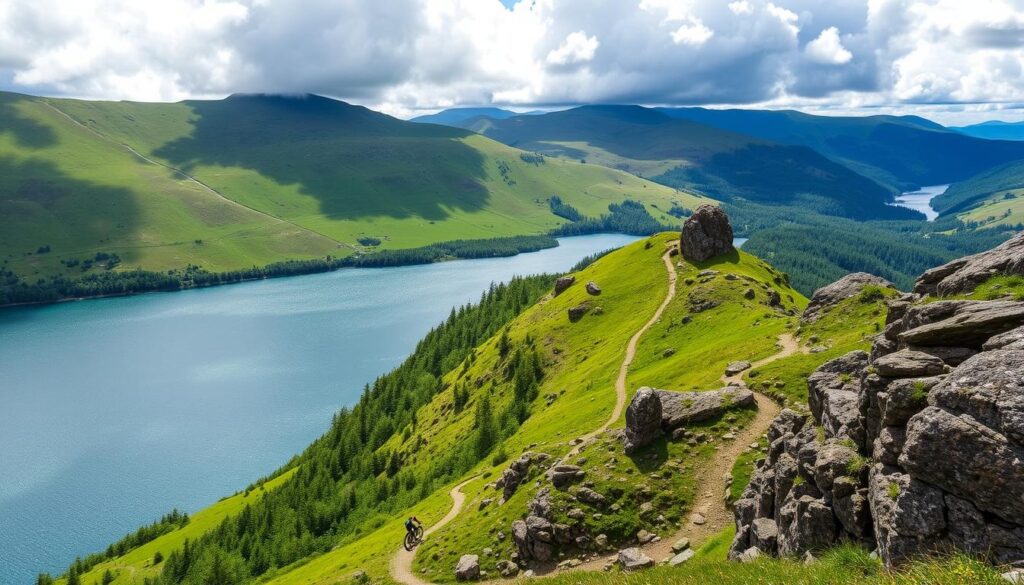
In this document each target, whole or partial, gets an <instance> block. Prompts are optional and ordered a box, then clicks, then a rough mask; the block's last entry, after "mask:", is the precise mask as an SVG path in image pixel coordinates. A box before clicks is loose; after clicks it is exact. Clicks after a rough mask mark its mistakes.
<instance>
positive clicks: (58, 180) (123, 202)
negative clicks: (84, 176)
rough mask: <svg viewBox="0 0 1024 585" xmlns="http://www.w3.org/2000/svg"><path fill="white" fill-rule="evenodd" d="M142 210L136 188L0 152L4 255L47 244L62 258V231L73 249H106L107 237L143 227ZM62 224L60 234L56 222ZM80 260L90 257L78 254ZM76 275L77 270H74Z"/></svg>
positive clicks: (18, 254)
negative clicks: (111, 184)
mask: <svg viewBox="0 0 1024 585" xmlns="http://www.w3.org/2000/svg"><path fill="white" fill-rule="evenodd" d="M141 221H142V219H141V214H140V212H139V209H138V205H137V204H136V202H135V199H134V197H133V196H132V193H131V192H130V191H128V190H127V189H121V188H113V187H109V186H105V185H97V184H95V183H92V182H89V181H83V180H80V179H77V178H74V177H71V176H68V175H66V174H64V173H63V172H62V171H60V170H59V169H58V168H57V167H56V166H54V165H53V163H51V162H48V161H42V160H39V159H30V160H24V161H21V160H16V159H13V158H11V157H2V156H0V222H2V223H3V225H5V226H7V227H6V228H5V230H4V231H5V233H4V235H3V237H2V238H0V241H2V242H3V243H4V249H3V250H2V252H3V254H4V255H5V257H8V258H18V257H21V256H24V255H32V254H36V253H37V252H36V251H37V250H38V249H39V248H40V247H42V246H52V249H51V252H50V253H52V254H54V255H57V256H59V257H61V258H71V257H76V256H75V255H68V250H67V249H61V246H58V245H57V242H58V239H57V237H58V236H61V237H62V239H63V238H69V237H70V238H71V239H72V242H71V244H70V245H72V246H74V249H79V250H90V249H93V250H95V249H102V248H103V246H104V244H105V243H106V242H110V241H111V240H112V239H114V238H120V237H123V236H124V235H126V234H131V233H133V232H134V231H136V230H138V229H141V228H142V227H143V226H141V225H140V222H141ZM55 225H56V226H59V229H60V230H61V231H62V232H63V233H62V234H57V233H54V232H53V231H52V228H51V226H55ZM79 256H80V257H81V259H86V258H88V257H90V256H91V254H88V253H84V252H83V253H82V254H80V255H79ZM72 274H75V275H77V274H78V273H77V272H72Z"/></svg>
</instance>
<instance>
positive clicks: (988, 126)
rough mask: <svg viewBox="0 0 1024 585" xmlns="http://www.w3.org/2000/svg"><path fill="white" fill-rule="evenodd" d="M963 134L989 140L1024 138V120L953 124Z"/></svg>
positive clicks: (953, 128) (952, 128) (954, 128)
mask: <svg viewBox="0 0 1024 585" xmlns="http://www.w3.org/2000/svg"><path fill="white" fill-rule="evenodd" d="M949 129H950V130H956V131H957V132H959V133H961V134H966V135H968V136H974V137H975V138H987V139H989V140H1024V122H1002V121H999V120H991V121H988V122H982V123H981V124H973V125H971V126H955V127H954V126H951V127H950V128H949Z"/></svg>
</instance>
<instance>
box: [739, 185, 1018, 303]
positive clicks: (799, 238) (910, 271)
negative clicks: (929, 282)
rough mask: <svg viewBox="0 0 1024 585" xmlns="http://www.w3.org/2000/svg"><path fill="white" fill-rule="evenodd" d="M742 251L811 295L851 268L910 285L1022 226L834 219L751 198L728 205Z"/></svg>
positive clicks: (947, 220) (907, 286) (905, 286)
mask: <svg viewBox="0 0 1024 585" xmlns="http://www.w3.org/2000/svg"><path fill="white" fill-rule="evenodd" d="M726 211H727V212H728V213H729V216H730V218H731V219H732V225H733V228H734V230H735V233H736V235H737V236H749V238H750V239H749V240H748V241H747V242H746V243H745V244H743V250H744V251H745V252H749V253H751V254H754V255H755V256H758V257H760V258H762V259H764V260H766V261H768V262H770V263H771V264H772V265H773V266H775V267H776V268H778V269H779V270H782V271H784V272H786V273H788V274H789V275H790V278H791V280H792V283H793V287H794V288H796V289H797V290H799V291H800V292H802V293H803V294H805V295H810V294H812V293H813V292H814V291H815V289H817V288H819V287H821V286H824V285H826V284H829V283H831V282H834V281H835V280H837V279H839V278H841V277H842V276H843V275H845V274H848V273H850V272H869V273H871V274H876V275H878V276H881V277H883V278H886V279H888V280H890V281H891V282H893V283H894V284H895V285H896V286H897V287H898V288H900V289H901V290H910V289H911V288H912V287H913V284H914V279H915V278H917V276H919V275H920V274H921V273H922V272H924V271H925V270H927V269H929V268H933V267H935V266H938V265H940V264H944V263H946V262H948V261H950V260H952V259H954V258H957V257H960V256H964V255H967V254H974V253H977V252H981V251H983V250H987V249H989V248H992V247H994V246H997V245H998V244H999V243H1001V242H1003V241H1004V240H1006V239H1008V238H1009V237H1010V235H1011V234H1012V233H1013V232H1014V230H1015V229H1020V227H1019V226H1018V227H1016V228H1011V227H1009V226H1003V227H998V228H992V229H980V230H978V229H972V228H971V226H968V225H966V224H964V223H962V222H960V221H959V220H956V219H953V218H949V219H939V220H938V221H934V222H924V221H865V222H858V221H852V220H848V219H843V218H839V217H828V216H822V215H818V214H816V213H813V212H810V211H807V210H803V209H799V208H796V207H769V206H763V205H756V204H752V203H746V202H737V203H732V204H728V205H726Z"/></svg>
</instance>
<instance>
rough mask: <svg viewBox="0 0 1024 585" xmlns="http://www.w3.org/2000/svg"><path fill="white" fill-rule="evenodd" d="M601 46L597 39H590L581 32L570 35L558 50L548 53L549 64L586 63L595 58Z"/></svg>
mask: <svg viewBox="0 0 1024 585" xmlns="http://www.w3.org/2000/svg"><path fill="white" fill-rule="evenodd" d="M599 44H600V43H598V42H597V37H588V36H587V33H585V32H583V31H581V30H578V31H576V32H573V33H569V36H567V37H565V41H563V42H562V44H561V45H559V46H558V48H557V49H555V50H553V51H551V52H550V53H548V57H547V62H548V63H550V64H552V65H572V64H575V63H585V62H587V61H590V60H591V59H593V58H594V52H596V51H597V47H598V45H599Z"/></svg>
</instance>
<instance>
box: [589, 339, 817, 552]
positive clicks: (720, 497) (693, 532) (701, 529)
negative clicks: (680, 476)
mask: <svg viewBox="0 0 1024 585" xmlns="http://www.w3.org/2000/svg"><path fill="white" fill-rule="evenodd" d="M778 345H779V346H780V348H781V349H780V350H779V352H778V353H775V354H772V355H770V356H768V357H766V358H764V359H762V360H758V361H757V362H754V363H753V365H752V366H751V369H753V368H756V367H759V366H763V365H765V364H768V363H771V362H774V361H776V360H779V359H782V358H784V357H788V356H791V355H793V354H794V353H796V352H797V351H799V349H800V346H799V343H798V342H797V340H796V338H795V337H793V335H792V334H790V333H783V334H782V335H780V336H779V342H778ZM722 381H723V382H725V383H727V384H728V383H730V382H732V383H734V384H737V383H738V384H739V385H745V384H744V382H743V380H742V374H738V375H736V376H722ZM754 399H755V401H756V402H757V414H756V415H755V416H754V420H752V421H751V422H750V424H748V425H747V426H746V427H744V428H743V430H742V431H740V432H739V433H737V434H736V438H735V439H733V440H731V441H724V442H723V443H721V444H720V448H719V449H718V451H717V452H716V453H715V455H714V456H713V457H712V458H711V460H710V461H708V462H707V464H706V465H704V466H702V467H701V468H700V470H699V471H698V473H697V477H699V478H701V480H702V481H701V483H700V484H699V485H698V486H697V491H696V494H695V495H694V500H693V504H692V505H691V506H690V516H687V517H686V518H684V519H683V522H684V525H683V527H682V528H680V529H679V530H678V531H676V532H675V533H674V534H672V535H671V536H662V539H661V540H660V541H658V542H654V543H650V544H647V545H644V546H642V547H640V549H641V550H643V551H644V554H646V555H647V556H649V557H651V558H652V559H654V560H655V561H664V560H667V559H669V558H671V557H672V554H673V553H672V545H673V544H674V543H676V542H677V541H678V540H679V539H681V538H688V539H689V540H690V543H691V544H690V546H691V547H692V548H697V547H699V546H700V545H701V544H702V543H703V542H704V541H705V540H707V539H708V538H710V537H711V536H714V535H715V534H718V533H719V532H721V531H722V529H724V528H725V527H726V526H729V525H730V524H732V523H733V515H732V509H731V508H730V507H729V506H728V504H727V503H726V500H725V490H726V483H725V477H726V475H727V474H731V473H732V466H733V464H735V462H736V459H737V458H738V457H739V456H740V455H742V454H743V452H744V451H745V450H746V449H747V448H749V447H750V444H751V443H753V442H755V441H757V440H758V439H759V438H760V437H761V435H763V434H764V433H765V432H766V431H767V430H768V426H769V425H771V422H772V421H773V420H774V419H775V417H776V416H778V414H779V412H781V411H782V408H781V407H780V406H779V405H778V404H776V403H775V402H774V401H773V400H771V399H769V398H768V397H767V396H764V395H762V394H759V393H757V392H754ZM694 513H698V514H700V515H701V516H703V517H704V523H703V524H694V523H693V522H692V520H691V518H692V515H693V514H694ZM614 559H615V555H605V556H601V557H597V558H595V559H592V560H590V561H587V562H586V563H583V564H582V565H580V566H579V567H576V568H575V569H572V570H583V571H597V570H601V569H602V568H603V566H604V565H605V564H606V563H608V562H609V561H612V560H614Z"/></svg>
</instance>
